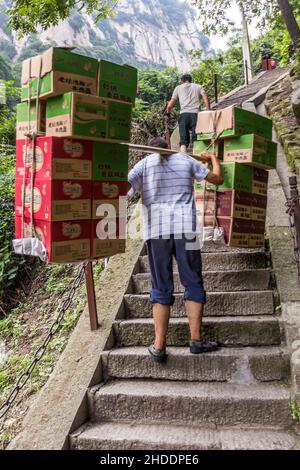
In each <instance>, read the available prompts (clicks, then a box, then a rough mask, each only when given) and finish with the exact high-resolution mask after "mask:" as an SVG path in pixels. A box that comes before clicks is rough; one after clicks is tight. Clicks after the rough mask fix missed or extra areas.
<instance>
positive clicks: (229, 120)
mask: <svg viewBox="0 0 300 470" xmlns="http://www.w3.org/2000/svg"><path fill="white" fill-rule="evenodd" d="M233 110H234V107H233V106H229V107H228V108H224V109H221V110H220V111H216V113H217V116H216V118H215V122H216V132H222V131H225V130H226V129H232V128H233V124H234V123H233Z"/></svg>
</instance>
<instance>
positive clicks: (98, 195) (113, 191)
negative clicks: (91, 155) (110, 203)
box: [93, 181, 128, 199]
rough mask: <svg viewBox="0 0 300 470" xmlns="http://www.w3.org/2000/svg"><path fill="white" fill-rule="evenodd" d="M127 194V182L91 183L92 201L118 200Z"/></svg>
mask: <svg viewBox="0 0 300 470" xmlns="http://www.w3.org/2000/svg"><path fill="white" fill-rule="evenodd" d="M127 192H128V183H127V181H93V199H118V197H119V196H126V195H127Z"/></svg>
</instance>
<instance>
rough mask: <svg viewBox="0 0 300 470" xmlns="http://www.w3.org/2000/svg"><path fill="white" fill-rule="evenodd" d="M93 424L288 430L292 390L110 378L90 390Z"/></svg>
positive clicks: (290, 422) (260, 386) (255, 386)
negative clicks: (163, 423) (274, 427)
mask: <svg viewBox="0 0 300 470" xmlns="http://www.w3.org/2000/svg"><path fill="white" fill-rule="evenodd" d="M88 399H89V407H90V408H89V409H90V413H91V417H92V420H93V421H95V420H97V421H118V422H122V421H134V422H135V423H136V422H139V423H141V424H142V423H146V422H153V423H154V422H168V423H177V424H189V425H190V426H191V427H192V425H193V424H214V425H220V426H237V425H240V426H246V425H247V424H250V425H255V426H261V425H269V426H273V425H276V426H288V425H291V424H292V417H291V412H290V408H289V402H290V392H289V389H288V388H287V386H285V385H282V384H276V385H273V384H261V383H260V384H251V385H249V384H229V383H226V382H176V381H166V380H165V381H161V380H114V381H112V382H107V383H106V384H105V385H104V384H100V385H99V386H97V387H94V388H92V389H91V390H90V391H89V392H88Z"/></svg>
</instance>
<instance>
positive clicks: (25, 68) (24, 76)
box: [21, 59, 31, 85]
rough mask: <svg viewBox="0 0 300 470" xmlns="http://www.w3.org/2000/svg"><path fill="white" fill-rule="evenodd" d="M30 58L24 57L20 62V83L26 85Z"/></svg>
mask: <svg viewBox="0 0 300 470" xmlns="http://www.w3.org/2000/svg"><path fill="white" fill-rule="evenodd" d="M30 68H31V59H26V60H24V61H23V62H22V76H21V84H22V85H27V84H28V82H29V79H30Z"/></svg>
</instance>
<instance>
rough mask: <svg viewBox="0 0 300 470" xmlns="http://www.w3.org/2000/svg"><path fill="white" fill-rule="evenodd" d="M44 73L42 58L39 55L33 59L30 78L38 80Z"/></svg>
mask: <svg viewBox="0 0 300 470" xmlns="http://www.w3.org/2000/svg"><path fill="white" fill-rule="evenodd" d="M41 71H42V56H41V55H37V56H35V57H32V58H31V69H30V78H38V77H39V76H41Z"/></svg>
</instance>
